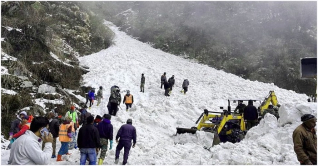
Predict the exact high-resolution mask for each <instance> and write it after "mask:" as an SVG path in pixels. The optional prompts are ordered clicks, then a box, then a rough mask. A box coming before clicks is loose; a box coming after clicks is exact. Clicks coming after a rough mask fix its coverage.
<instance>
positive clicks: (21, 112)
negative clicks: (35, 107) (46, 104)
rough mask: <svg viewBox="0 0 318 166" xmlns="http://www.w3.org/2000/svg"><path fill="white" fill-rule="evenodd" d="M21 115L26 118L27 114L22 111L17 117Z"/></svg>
mask: <svg viewBox="0 0 318 166" xmlns="http://www.w3.org/2000/svg"><path fill="white" fill-rule="evenodd" d="M21 114H23V115H24V116H27V115H28V114H27V113H26V112H25V111H22V112H21V113H20V114H19V115H21Z"/></svg>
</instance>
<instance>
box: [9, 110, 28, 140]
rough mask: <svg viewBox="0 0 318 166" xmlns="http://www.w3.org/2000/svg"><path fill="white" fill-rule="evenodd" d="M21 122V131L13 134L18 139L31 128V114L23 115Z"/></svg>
mask: <svg viewBox="0 0 318 166" xmlns="http://www.w3.org/2000/svg"><path fill="white" fill-rule="evenodd" d="M21 119H22V121H21V124H20V125H19V128H20V131H19V132H17V133H16V134H14V135H13V136H12V138H13V139H18V138H19V137H20V136H21V135H23V134H24V133H25V132H26V131H27V130H29V129H30V123H29V122H28V120H29V116H28V115H26V116H23V117H22V118H21Z"/></svg>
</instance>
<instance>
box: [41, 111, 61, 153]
mask: <svg viewBox="0 0 318 166" xmlns="http://www.w3.org/2000/svg"><path fill="white" fill-rule="evenodd" d="M48 119H49V122H50V123H49V131H50V133H51V134H52V136H53V143H52V146H53V152H52V157H51V158H56V155H55V150H56V138H57V137H58V136H59V130H60V123H59V120H58V119H57V118H56V117H55V113H54V112H49V114H48ZM43 148H44V145H43V146H42V150H43Z"/></svg>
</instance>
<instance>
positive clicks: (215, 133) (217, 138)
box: [212, 132, 221, 147]
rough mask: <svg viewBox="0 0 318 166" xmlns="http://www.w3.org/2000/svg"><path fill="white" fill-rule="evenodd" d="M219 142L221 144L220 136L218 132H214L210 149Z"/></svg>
mask: <svg viewBox="0 0 318 166" xmlns="http://www.w3.org/2000/svg"><path fill="white" fill-rule="evenodd" d="M220 142H221V140H220V136H219V134H218V132H214V137H213V142H212V147H213V146H214V145H218V144H220Z"/></svg>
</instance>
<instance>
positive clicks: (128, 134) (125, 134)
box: [115, 119, 137, 165]
mask: <svg viewBox="0 0 318 166" xmlns="http://www.w3.org/2000/svg"><path fill="white" fill-rule="evenodd" d="M126 123H127V124H124V125H122V126H121V127H120V129H119V130H118V132H117V135H116V142H117V147H116V155H115V163H116V164H118V161H119V153H120V151H121V150H122V149H123V148H124V160H123V165H126V164H127V160H128V155H129V151H130V148H131V140H133V145H132V147H133V148H134V147H135V145H136V137H137V135H136V128H135V127H134V126H133V125H132V120H131V119H128V120H127V122H126ZM119 138H120V140H119V141H118V139H119Z"/></svg>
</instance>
